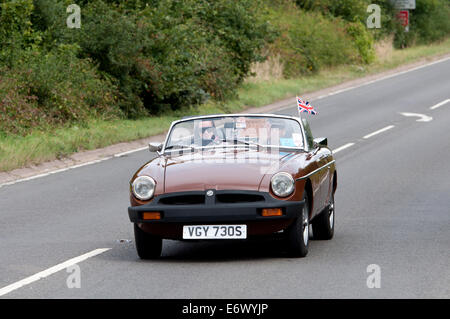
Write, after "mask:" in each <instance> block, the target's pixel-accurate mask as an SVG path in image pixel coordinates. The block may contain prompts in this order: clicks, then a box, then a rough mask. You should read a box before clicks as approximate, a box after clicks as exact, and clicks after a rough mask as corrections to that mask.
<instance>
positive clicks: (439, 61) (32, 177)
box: [0, 57, 450, 188]
mask: <svg viewBox="0 0 450 319" xmlns="http://www.w3.org/2000/svg"><path fill="white" fill-rule="evenodd" d="M447 60H450V57H447V58H444V59H441V60H437V61H434V62H430V63H427V64H424V65H421V66H418V67H415V68H412V69H409V70H405V71H401V72H398V73H394V74H390V75H387V76H385V77H382V78H379V79H376V80H372V81H368V82H365V83H362V84H360V85H355V86H351V87H348V88H345V89H341V90H337V91H334V92H331V93H328V94H325V95H321V96H319V97H317V98H315V99H314V101H316V100H320V99H322V98H325V97H328V96H331V95H335V94H339V93H342V92H346V91H349V90H353V89H357V88H360V87H362V86H365V85H369V84H372V83H375V82H379V81H383V80H386V79H389V78H392V77H394V76H397V75H401V74H405V73H408V72H413V71H416V70H419V69H422V68H426V67H429V66H431V65H434V64H437V63H441V62H445V61H447ZM294 105H295V104H294ZM289 108H290V107H289ZM284 109H287V108H281V109H279V110H284ZM344 146H345V145H344ZM350 146H351V145H350ZM146 148H147V147H142V148H137V149H134V150H131V151H127V152H123V153H118V154H115V155H113V156H108V157H105V158H102V159H100V160H96V161H92V162H87V163H83V164H79V165H75V166H69V167H66V168H62V169H58V170H55V171H51V172H48V173H44V174H39V175H35V176H31V177H27V178H22V179H17V180H15V181H11V182H7V183H3V184H0V188H1V187H3V186H7V185H13V184H16V183H20V182H24V181H29V180H32V179H35V178H40V177H45V176H48V175H50V174H55V173H60V172H64V171H67V170H69V169H73V168H77V167H82V166H86V165H91V164H95V163H98V162H101V161H106V160H109V159H112V158H116V157H121V156H123V155H126V154H130V153H134V152H139V151H142V150H144V149H146ZM338 150H339V149H338Z"/></svg>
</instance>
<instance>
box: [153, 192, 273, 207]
mask: <svg viewBox="0 0 450 319" xmlns="http://www.w3.org/2000/svg"><path fill="white" fill-rule="evenodd" d="M211 199H212V202H215V203H216V204H236V203H254V202H262V201H265V198H264V196H263V195H259V194H248V193H240V192H238V191H228V192H227V191H220V192H217V193H216V194H215V199H214V198H211ZM205 201H206V194H205V193H202V194H199V193H196V194H182V195H181V194H173V195H171V194H165V195H162V196H161V197H160V198H159V200H158V203H159V204H162V205H198V204H200V205H201V204H206V202H205Z"/></svg>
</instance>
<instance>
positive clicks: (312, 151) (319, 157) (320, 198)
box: [302, 119, 329, 217]
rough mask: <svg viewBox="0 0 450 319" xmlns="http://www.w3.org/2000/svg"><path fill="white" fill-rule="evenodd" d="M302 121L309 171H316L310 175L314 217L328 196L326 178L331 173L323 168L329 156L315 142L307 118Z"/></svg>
mask: <svg viewBox="0 0 450 319" xmlns="http://www.w3.org/2000/svg"><path fill="white" fill-rule="evenodd" d="M302 122H303V128H304V131H305V137H306V143H307V147H308V155H307V157H306V159H307V161H308V165H307V166H310V168H309V169H308V171H309V172H314V174H312V175H311V176H310V177H309V179H310V181H311V186H312V190H313V200H314V202H313V209H312V214H311V217H314V216H315V215H316V214H318V213H320V212H321V211H322V209H323V208H324V203H325V201H326V197H327V191H328V185H327V182H326V180H327V174H329V173H328V169H327V168H323V166H324V165H326V164H327V157H326V155H325V150H324V149H322V148H321V147H320V146H319V145H316V144H315V143H314V139H313V135H312V133H311V128H310V126H309V123H308V122H307V121H306V120H305V119H302Z"/></svg>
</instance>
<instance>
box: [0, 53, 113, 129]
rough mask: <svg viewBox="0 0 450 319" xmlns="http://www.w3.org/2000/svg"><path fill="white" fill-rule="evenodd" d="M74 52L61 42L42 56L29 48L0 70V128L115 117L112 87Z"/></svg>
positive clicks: (29, 127)
mask: <svg viewBox="0 0 450 319" xmlns="http://www.w3.org/2000/svg"><path fill="white" fill-rule="evenodd" d="M76 50H77V48H76V47H74V46H67V45H61V46H59V47H58V48H56V49H54V50H53V51H51V52H49V53H47V54H45V55H44V54H40V53H38V52H30V53H29V54H27V55H26V56H24V57H23V62H22V63H20V64H18V65H16V67H15V68H13V69H10V68H8V67H3V68H1V69H0V131H3V132H7V133H14V134H26V133H27V132H28V131H29V129H31V128H33V127H36V126H47V125H52V126H54V125H62V124H66V123H74V122H78V123H79V122H83V121H85V120H87V119H88V118H90V117H101V118H114V117H117V116H119V115H120V114H119V113H118V111H117V110H116V109H115V108H114V105H115V103H117V102H116V100H115V95H116V93H115V88H114V86H112V85H111V83H108V82H107V81H105V80H101V79H100V77H99V75H98V74H97V71H96V69H95V67H94V66H93V65H92V63H90V61H89V60H80V59H78V58H77V57H76Z"/></svg>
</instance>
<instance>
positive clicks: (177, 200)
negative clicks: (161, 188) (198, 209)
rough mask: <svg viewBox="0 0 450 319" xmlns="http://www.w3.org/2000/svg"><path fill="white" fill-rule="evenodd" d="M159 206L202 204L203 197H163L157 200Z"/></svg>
mask: <svg viewBox="0 0 450 319" xmlns="http://www.w3.org/2000/svg"><path fill="white" fill-rule="evenodd" d="M159 203H160V204H164V205H195V204H204V203H205V196H204V195H179V196H169V197H164V198H161V199H160V200H159Z"/></svg>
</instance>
